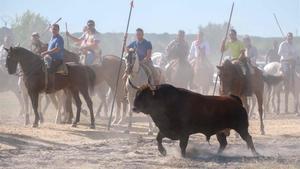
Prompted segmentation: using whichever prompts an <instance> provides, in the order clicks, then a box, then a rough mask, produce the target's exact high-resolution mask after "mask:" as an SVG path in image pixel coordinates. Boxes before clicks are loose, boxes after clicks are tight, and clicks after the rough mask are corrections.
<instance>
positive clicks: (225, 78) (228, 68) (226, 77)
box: [217, 60, 238, 95]
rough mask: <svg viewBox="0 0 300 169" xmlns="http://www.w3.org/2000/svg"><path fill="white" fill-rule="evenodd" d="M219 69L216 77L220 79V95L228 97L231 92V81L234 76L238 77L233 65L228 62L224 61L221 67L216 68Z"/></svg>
mask: <svg viewBox="0 0 300 169" xmlns="http://www.w3.org/2000/svg"><path fill="white" fill-rule="evenodd" d="M217 68H218V69H219V72H218V75H219V77H220V93H221V94H222V95H228V94H230V92H231V88H232V81H233V80H234V76H238V75H237V74H236V73H235V72H236V71H235V70H234V69H235V68H234V65H233V64H232V63H231V61H230V60H225V61H224V62H223V64H222V65H221V66H217Z"/></svg>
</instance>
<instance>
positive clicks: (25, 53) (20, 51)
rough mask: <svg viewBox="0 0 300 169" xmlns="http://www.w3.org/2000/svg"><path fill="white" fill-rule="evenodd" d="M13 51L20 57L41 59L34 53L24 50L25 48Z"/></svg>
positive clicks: (16, 48) (17, 48) (15, 48)
mask: <svg viewBox="0 0 300 169" xmlns="http://www.w3.org/2000/svg"><path fill="white" fill-rule="evenodd" d="M13 51H14V52H16V53H17V54H18V55H21V56H22V57H23V56H24V57H28V56H31V57H33V58H35V59H41V57H40V56H39V55H37V54H35V53H33V52H31V51H30V50H28V49H26V48H23V47H14V48H13Z"/></svg>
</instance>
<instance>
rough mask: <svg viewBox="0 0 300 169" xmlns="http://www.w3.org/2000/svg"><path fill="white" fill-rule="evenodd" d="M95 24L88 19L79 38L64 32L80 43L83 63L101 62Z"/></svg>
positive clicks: (98, 36) (98, 35)
mask: <svg viewBox="0 0 300 169" xmlns="http://www.w3.org/2000/svg"><path fill="white" fill-rule="evenodd" d="M95 26H96V24H95V22H94V21H93V20H89V21H88V22H87V26H86V27H85V29H84V32H83V34H82V35H81V37H80V38H77V37H74V36H72V35H71V34H70V33H69V32H66V34H67V36H68V37H70V38H71V39H72V40H73V41H75V42H76V43H79V44H80V52H81V54H82V56H83V58H84V59H83V64H86V65H90V64H93V63H96V62H101V49H100V34H99V33H98V32H97V30H96V28H95Z"/></svg>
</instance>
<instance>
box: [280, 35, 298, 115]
mask: <svg viewBox="0 0 300 169" xmlns="http://www.w3.org/2000/svg"><path fill="white" fill-rule="evenodd" d="M278 55H279V56H280V62H281V68H282V72H283V74H284V88H285V91H286V92H285V105H288V95H289V92H292V93H293V92H294V86H295V80H294V76H295V63H296V59H297V53H296V48H295V46H294V44H293V34H292V33H291V32H289V33H288V34H287V37H286V40H285V41H283V42H281V44H280V45H279V50H278ZM285 109H286V112H287V106H286V108H285Z"/></svg>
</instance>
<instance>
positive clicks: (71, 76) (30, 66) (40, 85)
mask: <svg viewBox="0 0 300 169" xmlns="http://www.w3.org/2000/svg"><path fill="white" fill-rule="evenodd" d="M6 51H7V52H8V56H7V59H6V67H7V69H8V73H9V74H14V73H16V69H17V64H18V63H19V64H20V66H21V68H22V70H23V72H24V81H25V86H26V88H27V90H28V94H29V96H30V99H31V103H32V107H33V110H34V114H35V120H34V123H33V127H37V126H38V122H39V121H40V117H39V113H38V110H37V108H38V96H39V93H41V92H44V90H45V88H46V87H45V64H44V61H43V60H42V59H41V58H40V56H39V55H36V54H34V53H32V52H31V51H29V50H27V49H25V48H22V47H14V48H13V47H11V48H10V49H6ZM67 68H68V75H62V74H56V75H55V90H56V91H58V90H61V89H68V90H70V91H71V93H72V95H73V98H74V100H75V102H76V107H77V114H76V119H75V120H74V121H73V125H72V126H73V127H76V125H77V123H78V122H79V119H80V111H81V104H82V103H81V100H80V97H79V92H80V93H81V94H82V96H83V97H84V99H85V101H86V103H87V106H88V108H89V110H90V116H91V128H95V118H94V113H93V102H92V100H91V98H90V96H89V88H90V89H92V88H93V86H94V83H95V78H96V76H95V73H94V71H93V70H92V69H90V68H89V67H87V66H83V65H80V64H67Z"/></svg>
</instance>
